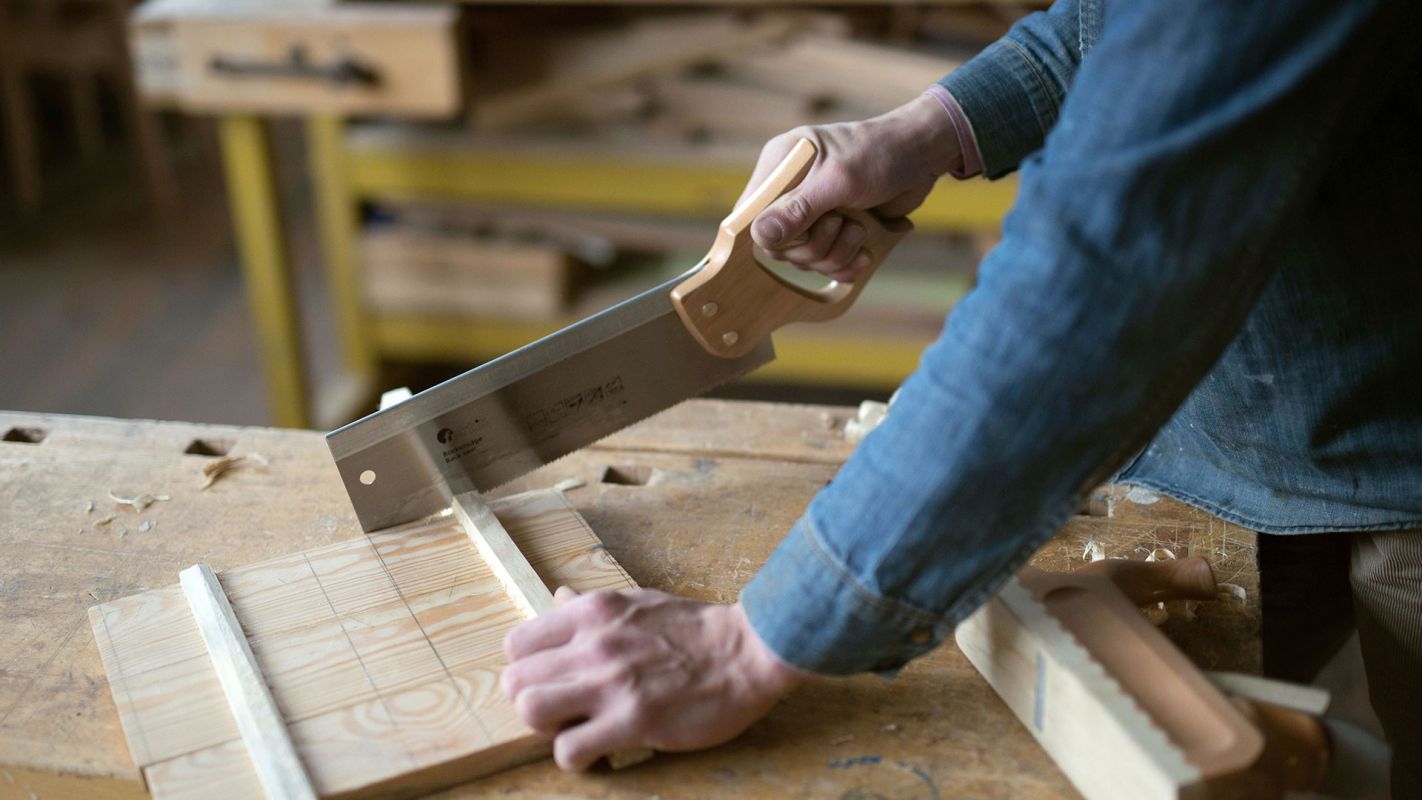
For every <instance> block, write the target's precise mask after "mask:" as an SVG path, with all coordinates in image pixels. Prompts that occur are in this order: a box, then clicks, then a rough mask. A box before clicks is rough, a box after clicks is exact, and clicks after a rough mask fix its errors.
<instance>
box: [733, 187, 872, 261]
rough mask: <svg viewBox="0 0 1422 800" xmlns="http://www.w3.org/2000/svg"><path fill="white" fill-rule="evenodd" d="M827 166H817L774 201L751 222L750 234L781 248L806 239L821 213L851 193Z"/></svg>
mask: <svg viewBox="0 0 1422 800" xmlns="http://www.w3.org/2000/svg"><path fill="white" fill-rule="evenodd" d="M825 172H826V171H825V170H824V169H822V168H818V167H817V168H815V169H812V170H811V171H810V174H809V175H807V176H805V179H804V180H803V181H801V182H800V185H799V186H796V187H795V188H794V189H791V190H790V191H788V192H786V193H785V194H783V195H781V196H780V197H779V198H777V199H776V200H775V202H773V203H771V204H770V205H769V206H767V207H766V209H765V210H764V211H762V212H760V214H759V215H758V216H757V217H756V218H755V221H754V222H753V223H751V238H752V239H754V240H755V243H756V244H758V245H760V246H761V247H764V248H765V249H767V250H781V249H784V248H786V247H792V246H794V245H796V244H799V243H800V242H801V241H803V239H804V237H805V233H806V232H807V231H808V230H809V229H810V226H811V225H814V224H815V222H816V221H817V220H819V218H820V217H822V216H824V215H825V214H827V213H829V212H831V211H833V210H835V209H836V208H838V207H840V206H841V205H843V204H844V203H845V201H846V200H848V195H849V193H848V192H847V191H845V187H844V186H842V185H841V184H840V183H839V182H838V181H834V180H831V179H829V178H828V177H827V176H826V175H825Z"/></svg>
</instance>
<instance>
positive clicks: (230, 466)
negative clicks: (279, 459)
mask: <svg viewBox="0 0 1422 800" xmlns="http://www.w3.org/2000/svg"><path fill="white" fill-rule="evenodd" d="M267 463H268V462H267V459H266V457H265V456H263V455H261V454H260V453H243V454H242V455H236V456H223V457H222V458H219V459H216V460H213V461H209V462H207V463H206V464H203V465H202V476H203V479H204V480H203V483H202V485H201V486H199V487H198V490H199V491H202V490H206V489H207V488H208V487H209V486H211V485H213V484H214V483H217V480H218V478H221V477H222V476H223V475H226V474H227V473H228V472H231V471H232V470H234V469H238V468H240V467H245V466H248V465H255V466H258V467H261V468H263V469H265V468H266V466H267Z"/></svg>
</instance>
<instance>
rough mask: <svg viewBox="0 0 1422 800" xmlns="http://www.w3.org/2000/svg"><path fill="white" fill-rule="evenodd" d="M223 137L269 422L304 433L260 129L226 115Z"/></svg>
mask: <svg viewBox="0 0 1422 800" xmlns="http://www.w3.org/2000/svg"><path fill="white" fill-rule="evenodd" d="M221 138H222V162H223V166H224V168H225V171H226V173H227V201H228V203H229V204H230V205H231V208H232V222H233V229H234V230H235V231H236V234H237V250H238V255H239V258H240V260H241V262H242V276H243V280H244V282H245V283H246V289H247V300H248V302H249V303H251V306H252V319H253V321H255V322H256V324H257V338H258V339H259V341H260V342H261V348H262V364H263V367H264V370H265V372H266V380H267V393H268V396H269V397H270V398H271V406H272V417H273V419H274V420H275V422H276V424H277V425H279V426H281V427H285V428H305V427H309V426H310V417H309V414H308V411H307V409H308V406H307V402H306V386H305V383H304V375H305V369H304V363H305V359H304V358H303V357H302V353H301V328H300V324H299V320H298V318H297V306H296V293H295V290H294V285H293V283H292V280H291V266H290V262H289V260H288V256H287V248H286V235H285V231H284V229H283V228H282V222H281V202H280V198H279V197H278V196H277V190H276V181H275V176H274V174H273V171H272V159H271V144H270V142H269V141H268V138H267V130H266V126H265V124H264V123H263V122H262V120H261V119H260V118H259V117H257V116H255V115H250V114H231V115H228V116H225V117H223V118H222V122H221Z"/></svg>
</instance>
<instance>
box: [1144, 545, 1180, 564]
mask: <svg viewBox="0 0 1422 800" xmlns="http://www.w3.org/2000/svg"><path fill="white" fill-rule="evenodd" d="M1145 560H1146V561H1174V560H1175V551H1174V550H1171V549H1170V548H1169V547H1157V548H1155V549H1154V550H1152V551H1150V555H1148V556H1146V558H1145Z"/></svg>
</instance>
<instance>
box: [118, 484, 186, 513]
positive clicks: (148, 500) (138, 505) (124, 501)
mask: <svg viewBox="0 0 1422 800" xmlns="http://www.w3.org/2000/svg"><path fill="white" fill-rule="evenodd" d="M109 499H110V500H112V501H114V502H115V503H118V504H119V505H121V506H128V507H129V508H131V509H133V510H134V511H142V510H143V509H145V508H148V507H149V506H151V505H153V504H154V503H160V502H164V501H167V500H171V499H172V498H170V497H169V496H168V495H166V494H147V493H144V494H140V495H138V496H137V497H121V496H119V495H118V494H116V493H115V492H114V490H113V489H110V490H109Z"/></svg>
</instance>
